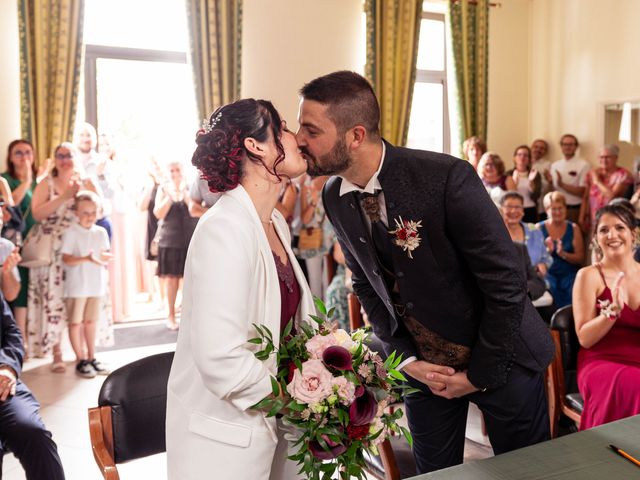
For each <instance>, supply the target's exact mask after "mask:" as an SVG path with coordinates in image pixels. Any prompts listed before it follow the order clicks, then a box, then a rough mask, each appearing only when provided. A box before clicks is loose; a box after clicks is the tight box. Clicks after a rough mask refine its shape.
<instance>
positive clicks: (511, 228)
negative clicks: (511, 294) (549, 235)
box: [500, 192, 555, 322]
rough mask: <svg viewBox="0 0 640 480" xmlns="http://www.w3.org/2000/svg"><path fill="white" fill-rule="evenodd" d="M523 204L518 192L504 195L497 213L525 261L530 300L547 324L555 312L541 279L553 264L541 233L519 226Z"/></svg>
mask: <svg viewBox="0 0 640 480" xmlns="http://www.w3.org/2000/svg"><path fill="white" fill-rule="evenodd" d="M523 204H524V202H523V199H522V195H520V194H519V193H518V192H507V193H505V194H504V195H503V196H502V198H501V199H500V212H501V213H502V219H503V220H504V223H505V225H506V227H507V231H508V232H509V235H510V236H511V240H513V243H514V244H516V246H517V247H518V251H519V252H520V255H521V256H522V257H523V258H525V259H526V261H527V263H525V265H524V268H525V271H526V272H527V287H528V291H529V298H531V300H532V301H533V304H534V306H535V307H536V308H537V309H538V313H540V315H541V316H542V318H543V319H544V320H545V321H546V322H549V321H550V320H551V316H552V315H553V312H554V311H555V309H554V307H553V306H552V304H553V297H552V296H551V294H550V293H549V292H548V291H547V285H546V284H545V282H544V280H543V279H544V276H545V275H546V273H547V270H548V268H549V267H550V266H551V263H552V262H553V260H552V259H551V255H550V254H549V252H547V249H546V246H545V244H544V237H543V236H542V231H541V230H540V229H539V228H538V226H537V225H534V224H532V223H524V222H522V216H523V210H524V206H523ZM523 251H524V253H523Z"/></svg>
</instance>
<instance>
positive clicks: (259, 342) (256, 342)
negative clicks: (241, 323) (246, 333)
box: [248, 338, 262, 345]
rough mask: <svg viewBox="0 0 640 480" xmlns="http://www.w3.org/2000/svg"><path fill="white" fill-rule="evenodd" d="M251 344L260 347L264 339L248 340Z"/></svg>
mask: <svg viewBox="0 0 640 480" xmlns="http://www.w3.org/2000/svg"><path fill="white" fill-rule="evenodd" d="M248 342H249V343H254V344H256V345H260V344H261V343H262V339H261V338H250V339H249V340H248Z"/></svg>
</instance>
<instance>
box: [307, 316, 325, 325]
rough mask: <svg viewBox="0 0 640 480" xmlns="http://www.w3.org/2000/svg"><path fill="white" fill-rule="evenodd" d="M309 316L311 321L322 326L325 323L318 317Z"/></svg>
mask: <svg viewBox="0 0 640 480" xmlns="http://www.w3.org/2000/svg"><path fill="white" fill-rule="evenodd" d="M309 316H310V317H311V319H312V320H313V321H314V322H316V323H317V324H318V325H322V324H323V323H324V320H323V319H322V318H320V317H318V316H317V315H311V314H309Z"/></svg>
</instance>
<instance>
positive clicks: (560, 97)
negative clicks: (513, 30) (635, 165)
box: [503, 0, 640, 166]
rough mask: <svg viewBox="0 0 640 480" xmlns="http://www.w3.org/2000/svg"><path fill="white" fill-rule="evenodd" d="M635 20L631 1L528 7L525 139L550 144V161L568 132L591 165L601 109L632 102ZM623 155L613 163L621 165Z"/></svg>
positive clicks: (534, 2)
mask: <svg viewBox="0 0 640 480" xmlns="http://www.w3.org/2000/svg"><path fill="white" fill-rule="evenodd" d="M503 3H507V2H504V1H503ZM638 18H640V2H639V1H637V0H607V1H602V0H561V1H559V0H531V30H532V35H531V37H532V40H531V67H530V69H531V78H532V88H531V90H530V105H531V106H530V109H531V126H530V132H529V133H530V136H532V137H533V136H542V137H544V138H547V139H548V140H550V141H551V142H552V143H553V144H554V150H553V152H552V154H553V156H552V158H559V157H560V155H561V154H560V151H559V146H558V145H557V143H558V141H559V139H560V136H561V135H562V133H564V132H571V133H574V134H575V135H576V136H577V137H578V138H579V140H580V141H581V143H582V147H581V150H580V151H579V155H580V156H582V157H583V158H586V159H587V160H589V161H590V162H591V163H594V164H595V163H596V162H597V159H596V154H597V149H598V147H599V146H600V145H601V144H602V143H603V140H604V109H603V105H604V104H605V103H612V102H620V101H624V100H638V99H640V82H639V80H638V79H639V78H640V53H638V45H640V28H639V27H638V25H639V24H638ZM626 150H627V149H623V152H624V153H625V156H624V157H623V158H621V163H622V164H623V165H625V166H629V165H630V162H631V158H632V157H631V155H630V154H629V152H628V151H626ZM636 155H638V153H636Z"/></svg>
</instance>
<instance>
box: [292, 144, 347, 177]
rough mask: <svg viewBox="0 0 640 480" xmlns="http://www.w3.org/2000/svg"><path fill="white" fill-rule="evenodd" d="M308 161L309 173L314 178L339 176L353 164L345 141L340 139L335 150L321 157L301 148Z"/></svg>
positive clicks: (334, 147)
mask: <svg viewBox="0 0 640 480" xmlns="http://www.w3.org/2000/svg"><path fill="white" fill-rule="evenodd" d="M300 150H301V151H302V153H303V154H304V156H305V158H306V160H307V173H308V174H309V175H311V176H312V177H320V176H323V175H339V174H340V173H342V172H344V171H345V170H346V169H348V168H349V167H350V166H351V164H352V163H353V159H352V158H351V156H350V155H349V150H348V149H347V144H346V143H345V141H344V139H342V138H341V139H338V141H337V142H336V144H335V145H334V146H333V148H332V149H331V150H330V151H329V152H328V153H325V154H324V155H322V156H320V157H314V156H313V155H311V153H310V152H309V151H308V150H307V149H306V148H304V147H302V148H300Z"/></svg>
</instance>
